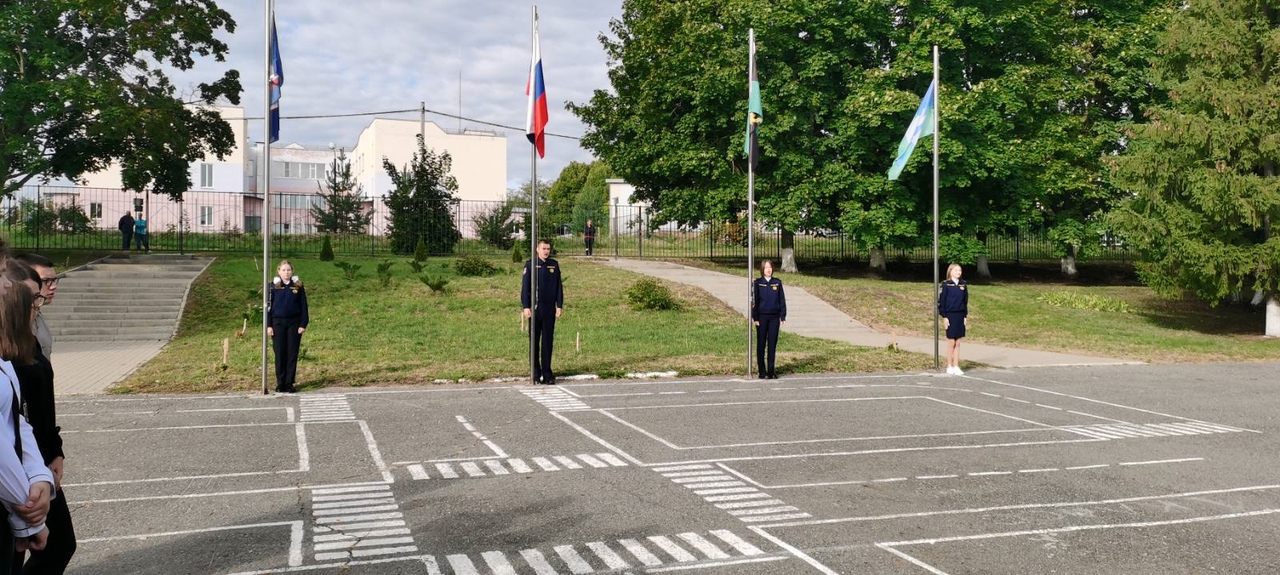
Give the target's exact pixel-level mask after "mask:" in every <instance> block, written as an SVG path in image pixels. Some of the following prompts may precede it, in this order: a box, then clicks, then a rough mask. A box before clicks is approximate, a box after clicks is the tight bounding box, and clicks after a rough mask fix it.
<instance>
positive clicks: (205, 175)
mask: <svg viewBox="0 0 1280 575" xmlns="http://www.w3.org/2000/svg"><path fill="white" fill-rule="evenodd" d="M200 187H202V188H212V187H213V164H200Z"/></svg>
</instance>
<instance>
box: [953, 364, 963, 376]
mask: <svg viewBox="0 0 1280 575" xmlns="http://www.w3.org/2000/svg"><path fill="white" fill-rule="evenodd" d="M952 374H953V375H964V372H963V371H960V366H958V365H957V366H956V370H955V371H954V372H952Z"/></svg>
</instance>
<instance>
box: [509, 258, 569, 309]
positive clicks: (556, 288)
mask: <svg viewBox="0 0 1280 575" xmlns="http://www.w3.org/2000/svg"><path fill="white" fill-rule="evenodd" d="M532 261H533V260H532V259H531V260H529V261H526V262H524V275H523V276H522V277H521V278H520V305H521V307H524V308H525V309H533V306H532V305H531V302H530V300H529V298H530V294H529V274H530V273H531V272H530V271H529V264H530V262H532ZM537 275H538V309H540V310H544V311H545V310H554V309H555V308H563V307H564V282H563V281H562V280H561V276H563V275H564V274H563V273H562V270H561V269H560V262H558V261H556V260H555V258H547V260H546V261H539V262H538V274H537Z"/></svg>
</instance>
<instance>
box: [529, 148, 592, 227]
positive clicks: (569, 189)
mask: <svg viewBox="0 0 1280 575" xmlns="http://www.w3.org/2000/svg"><path fill="white" fill-rule="evenodd" d="M590 171H591V164H584V163H582V162H569V165H567V166H565V167H564V169H563V170H560V175H559V176H557V177H556V181H554V182H552V183H551V186H550V187H549V188H539V191H540V192H542V191H545V193H546V194H547V204H548V205H547V213H546V215H545V217H547V218H548V219H550V220H551V221H552V223H553V224H554V225H556V226H557V227H558V226H560V225H562V224H566V223H569V220H570V219H572V217H573V205H574V204H575V203H576V202H577V201H578V192H581V191H582V184H584V183H586V181H587V173H588V172H590ZM576 231H578V232H581V231H582V230H581V229H578V230H576Z"/></svg>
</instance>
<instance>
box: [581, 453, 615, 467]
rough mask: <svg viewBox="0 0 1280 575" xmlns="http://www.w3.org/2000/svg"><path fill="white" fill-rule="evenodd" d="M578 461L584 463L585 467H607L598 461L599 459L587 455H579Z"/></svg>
mask: <svg viewBox="0 0 1280 575" xmlns="http://www.w3.org/2000/svg"><path fill="white" fill-rule="evenodd" d="M578 459H579V460H581V461H582V462H583V463H586V464H587V465H590V466H591V467H594V468H596V469H600V468H604V467H609V464H608V463H605V462H603V461H600V460H599V459H596V458H595V457H592V456H591V454H589V453H579V454H578Z"/></svg>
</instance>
